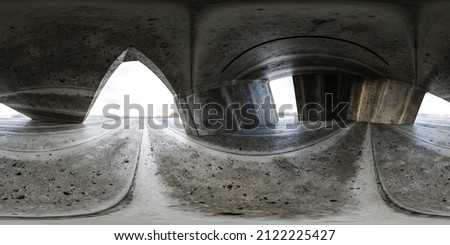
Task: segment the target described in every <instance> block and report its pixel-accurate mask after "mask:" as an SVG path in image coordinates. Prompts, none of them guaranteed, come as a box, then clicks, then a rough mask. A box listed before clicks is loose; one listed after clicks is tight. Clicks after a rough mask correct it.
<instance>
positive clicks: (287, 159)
mask: <svg viewBox="0 0 450 245" xmlns="http://www.w3.org/2000/svg"><path fill="white" fill-rule="evenodd" d="M135 123H136V122H135ZM379 127H381V126H379V125H375V124H371V125H368V124H365V123H358V124H354V125H352V126H351V127H350V128H349V129H343V130H340V131H339V132H338V133H337V134H334V135H332V136H331V137H327V138H323V139H322V140H320V141H317V142H315V143H314V144H312V145H310V146H308V147H304V148H302V149H299V150H296V151H291V152H285V153H279V154H276V155H265V156H264V155H259V156H258V155H246V154H245V153H242V152H240V151H239V150H238V149H236V148H230V147H229V146H227V147H225V146H224V147H223V148H222V149H211V148H210V147H205V145H203V144H209V142H208V140H205V141H204V142H203V144H200V143H201V142H200V141H202V140H203V139H205V138H203V137H201V138H197V139H195V141H193V140H192V136H188V135H182V134H181V133H182V131H180V130H178V131H177V130H176V129H172V128H170V129H164V130H155V129H151V128H148V127H146V128H145V129H144V130H143V138H142V144H141V147H140V150H137V148H139V147H137V148H134V149H133V151H131V152H130V151H128V152H124V153H125V154H128V155H130V154H134V152H139V156H138V157H137V159H138V162H139V163H138V164H137V165H138V167H137V170H136V175H135V178H134V179H133V187H132V188H131V189H127V191H126V192H127V195H126V197H125V198H124V199H122V200H121V201H119V202H111V203H109V204H113V203H114V205H113V208H109V209H108V208H107V207H108V205H104V204H106V202H107V200H106V199H95V197H94V196H91V195H90V196H89V198H87V199H80V202H81V203H84V204H89V206H88V207H90V208H93V207H96V208H98V209H102V210H103V211H101V212H98V213H96V214H93V215H81V216H77V217H70V216H66V218H65V219H61V218H58V219H56V218H48V217H47V218H46V219H24V218H20V219H18V218H8V219H5V217H11V216H13V211H14V210H13V209H14V207H16V208H22V212H25V211H27V212H28V213H33V210H37V209H36V206H31V208H29V209H26V207H28V205H27V204H26V203H24V202H25V201H26V200H27V198H24V199H20V200H14V202H13V203H11V204H10V203H7V204H8V205H5V203H4V202H3V201H2V202H1V203H2V205H3V206H2V208H1V211H2V214H3V218H0V223H1V224H329V223H330V222H333V223H340V224H449V222H450V221H449V220H448V218H444V217H443V216H445V215H446V213H445V212H444V211H445V207H446V206H445V203H443V202H442V200H441V199H440V198H438V199H433V198H429V197H433V196H434V195H436V196H440V195H442V194H445V192H446V191H447V190H448V188H441V187H440V185H441V184H444V185H445V183H444V182H445V181H444V179H440V177H439V175H440V174H442V171H441V170H442V169H443V168H440V166H443V165H441V164H437V165H436V167H433V166H432V164H430V165H428V166H429V168H430V171H429V172H425V173H424V172H420V171H419V170H418V171H415V168H417V166H419V165H418V162H417V161H415V160H416V159H417V158H414V157H413V158H411V159H412V160H414V161H408V164H407V165H404V168H405V169H406V170H405V171H408V173H412V174H414V175H417V174H418V175H424V176H423V178H422V181H425V182H427V183H432V185H431V186H430V187H428V188H430V189H427V190H426V192H422V191H423V189H420V188H418V189H414V188H407V187H408V186H410V185H415V183H416V182H414V181H411V180H410V179H408V178H403V175H401V174H397V172H396V171H395V170H396V169H397V168H396V167H395V164H391V165H389V166H392V167H389V169H387V170H383V168H380V167H377V168H375V166H381V164H382V162H380V161H379V158H380V157H383V158H386V157H390V158H395V157H402V156H403V154H404V153H405V152H404V151H401V149H394V150H389V151H388V153H392V154H391V155H386V150H384V149H387V148H388V146H389V145H382V148H383V151H381V152H379V150H378V147H380V146H379V145H378V144H377V143H378V142H377V141H378V140H379V138H382V137H384V138H385V136H384V134H385V133H389V134H390V136H394V137H392V138H393V140H406V139H408V136H406V134H402V133H399V134H395V132H397V129H392V130H389V131H386V132H379V131H378V130H377V129H378V128H379ZM88 128H89V127H88ZM88 128H87V129H86V130H88V131H89V129H88ZM381 128H387V127H381ZM119 131H124V130H123V129H122V130H119ZM131 132H133V133H132V134H135V133H136V130H132V131H131ZM122 133H123V134H126V135H127V136H128V137H130V136H131V135H130V134H131V133H130V132H128V133H127V132H126V130H125V132H122ZM291 133H292V132H291ZM285 134H286V132H281V133H280V134H276V133H275V134H270V135H267V137H265V136H259V137H260V145H264V144H270V142H272V141H273V137H279V138H283V137H285V136H286V135H285ZM140 135H142V134H140V133H139V134H136V136H135V137H134V138H133V137H130V139H133V140H138V142H140V139H138V138H140ZM224 137H226V135H224ZM243 137H246V136H243ZM247 137H255V136H252V135H249V136H247ZM405 137H406V138H405ZM409 139H410V140H413V141H414V139H415V138H409ZM105 140H106V138H105ZM108 140H109V141H114V138H108ZM114 142H115V141H114ZM127 145H128V144H127ZM130 146H131V145H130ZM133 147H135V146H133ZM74 148H75V149H76V148H77V147H72V149H74ZM226 148H228V149H229V150H228V151H227V152H224V151H223V149H226ZM373 149H375V151H373ZM407 149H408V148H405V150H407ZM413 149H415V148H413ZM173 152H176V153H177V154H173ZM374 153H376V154H375V155H374ZM422 153H423V154H422V155H423V156H425V157H432V156H435V155H436V152H435V151H432V152H427V151H424V152H422ZM114 156H117V155H115V154H113V155H112V156H111V157H114ZM120 156H122V155H121V154H120ZM374 156H375V158H374ZM66 157H67V156H66ZM119 158H120V159H122V158H121V157H119ZM69 159H70V158H69ZM64 160H66V159H65V158H64ZM80 160H85V159H82V158H81V159H80ZM425 160H427V159H425ZM434 160H435V159H434ZM434 160H433V161H434ZM110 162H111V159H110V158H104V161H103V160H102V161H98V160H97V164H105V166H107V165H108V163H110ZM73 163H77V164H74V165H76V166H78V167H77V171H78V172H77V173H79V175H77V177H78V178H79V179H80V182H83V183H84V182H86V181H87V180H86V179H89V178H91V177H92V176H91V172H92V168H93V165H91V164H85V165H82V164H79V162H78V161H73ZM422 165H423V164H422ZM54 166H55V165H53V167H54ZM111 166H112V165H109V168H108V170H107V171H105V172H102V173H105V174H102V175H101V176H104V177H105V178H106V179H105V180H108V181H106V182H105V184H102V182H101V181H100V180H98V183H99V184H100V185H97V186H95V187H94V186H93V185H90V184H89V183H85V185H84V188H85V189H86V190H90V191H91V192H86V193H95V192H94V191H102V190H107V191H108V192H107V193H109V191H113V193H116V194H118V193H119V191H118V189H115V188H113V189H110V187H109V186H108V185H107V184H106V183H110V182H109V181H111V180H112V178H113V176H114V175H109V174H108V173H111V174H114V171H115V170H114V167H112V168H111ZM64 167H65V168H66V169H67V170H69V169H70V170H71V171H73V169H72V168H74V167H75V166H74V167H68V166H67V165H64ZM383 167H384V166H383ZM6 169H8V170H10V171H12V170H15V169H14V168H11V167H10V166H7V168H6ZM57 169H58V168H56V170H54V171H53V170H52V169H47V173H45V175H44V174H42V175H36V174H33V175H31V176H29V177H27V176H22V177H27V178H28V179H30V180H31V179H32V178H35V179H33V181H32V183H39V182H38V181H37V180H39V178H40V177H41V176H44V177H46V178H52V177H58V178H57V180H56V181H60V182H61V186H63V187H66V186H68V183H71V181H72V180H73V179H72V177H71V176H68V177H67V178H66V175H64V173H60V172H58V171H57ZM397 170H398V169H397ZM120 172H121V173H123V174H126V173H125V172H123V169H120ZM60 176H62V177H64V178H62V179H61V180H60V179H59V177H60ZM101 176H100V177H101ZM129 177H130V176H128V177H127V179H129ZM414 177H416V176H414ZM16 178H19V176H14V177H13V178H9V179H10V180H14V181H13V182H10V183H7V184H8V190H9V188H10V187H13V186H14V187H17V188H19V189H20V188H21V186H22V184H23V183H21V182H18V181H16V180H17V179H16ZM94 178H99V177H98V176H95V177H94ZM85 180H86V181H85ZM386 180H388V181H389V180H398V181H402V182H401V184H402V188H398V189H401V190H410V191H413V192H412V193H408V194H409V195H410V196H408V195H406V196H407V197H408V198H407V199H402V196H405V195H404V193H402V192H401V191H396V192H393V191H395V190H396V189H388V188H385V189H382V188H381V187H383V186H384V184H385V181H386ZM419 180H420V179H419ZM89 181H90V180H89ZM122 181H123V182H125V180H124V179H122V180H120V181H115V182H114V185H115V186H116V185H120V184H121V183H123V182H122ZM380 181H381V183H380V184H378V183H379V182H380ZM76 183H78V182H76ZM399 183H400V182H399ZM39 187H42V186H36V185H32V186H29V187H28V188H34V189H33V190H34V193H39V192H41V193H45V192H44V189H43V188H41V189H38V188H39ZM50 187H51V186H50ZM77 187H78V186H77ZM405 188H406V189H405ZM2 190H3V189H2ZM58 190H59V189H58ZM58 190H57V191H53V190H52V191H51V192H50V193H49V194H50V195H52V198H53V199H54V200H55V201H61V203H65V202H69V201H72V200H71V199H70V198H71V197H72V196H66V195H64V193H62V194H61V193H59V192H58ZM79 190H81V189H79V187H78V188H75V190H74V191H73V195H74V196H77V194H78V191H79ZM128 190H129V191H128ZM28 191H29V190H28ZM19 192H21V193H22V192H24V190H22V189H20V190H19ZM432 193H435V194H432ZM27 194H30V193H27ZM244 194H246V195H244ZM35 195H36V196H34V200H35V201H37V200H39V198H41V199H42V198H44V197H42V196H38V195H37V194H35ZM121 196H122V197H124V196H125V193H122V195H121ZM422 196H424V197H422ZM94 199H95V200H94ZM398 200H401V201H402V202H401V203H399V202H398ZM16 201H23V202H19V203H17V202H16ZM423 201H425V204H426V205H425V206H424V203H423ZM102 204H103V206H102ZM403 204H408V205H411V206H415V207H426V208H427V209H428V208H433V209H438V210H440V212H439V213H438V214H434V215H433V216H429V215H423V214H429V212H428V211H429V210H425V209H421V210H414V212H411V209H409V207H411V206H408V205H403ZM429 204H433V205H429ZM56 206H57V208H56V209H55V206H54V204H52V203H51V202H44V201H43V200H40V206H39V210H41V211H42V215H43V216H44V215H45V216H52V215H51V213H52V212H55V213H54V215H55V214H59V215H74V214H75V213H70V212H69V211H70V210H71V207H68V206H65V207H63V209H64V210H63V211H61V206H62V205H56ZM58 207H59V209H58ZM88 207H84V208H83V209H82V211H83V213H89V212H88V211H92V210H89V209H88ZM78 208H80V206H78ZM74 209H75V208H74ZM105 209H106V210H105ZM51 211H52V212H51ZM72 211H73V210H72ZM80 211H81V210H77V212H80ZM34 217H35V216H34Z"/></svg>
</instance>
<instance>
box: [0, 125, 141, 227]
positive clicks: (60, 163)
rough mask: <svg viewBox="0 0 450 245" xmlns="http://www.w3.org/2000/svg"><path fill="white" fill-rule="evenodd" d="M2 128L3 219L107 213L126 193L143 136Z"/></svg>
mask: <svg viewBox="0 0 450 245" xmlns="http://www.w3.org/2000/svg"><path fill="white" fill-rule="evenodd" d="M10 123H11V124H10V125H11V126H8V127H6V129H5V126H3V125H2V127H0V142H1V147H0V173H1V174H2V176H3V177H2V178H1V179H0V187H1V188H0V200H1V201H0V217H3V218H4V217H58V216H60V217H66V216H76V215H88V214H94V213H97V212H100V211H103V210H105V209H109V208H111V207H113V206H115V205H117V204H118V203H119V202H121V201H122V200H123V198H124V197H125V196H126V195H127V194H128V192H129V190H130V188H131V183H132V181H133V178H134V173H135V169H136V165H137V161H138V159H137V157H138V154H139V147H140V142H141V135H142V134H141V131H140V130H137V129H136V125H134V126H133V128H134V129H129V130H105V129H102V128H101V125H102V122H95V121H94V122H91V125H86V126H81V127H80V126H77V125H74V126H70V125H39V124H32V125H30V126H28V127H26V128H24V127H22V126H21V125H20V124H18V125H14V124H15V123H14V121H10Z"/></svg>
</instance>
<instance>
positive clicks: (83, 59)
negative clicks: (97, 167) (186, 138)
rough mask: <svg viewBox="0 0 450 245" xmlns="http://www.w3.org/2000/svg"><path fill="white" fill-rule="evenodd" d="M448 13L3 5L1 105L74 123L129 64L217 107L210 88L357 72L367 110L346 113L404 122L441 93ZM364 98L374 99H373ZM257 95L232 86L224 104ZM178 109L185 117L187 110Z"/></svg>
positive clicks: (401, 6)
mask: <svg viewBox="0 0 450 245" xmlns="http://www.w3.org/2000/svg"><path fill="white" fill-rule="evenodd" d="M449 9H450V3H448V2H446V1H444V2H431V3H430V2H427V1H413V2H410V3H407V4H405V3H401V2H400V1H398V2H397V1H393V2H392V1H391V2H356V1H354V2H345V3H344V2H341V1H332V2H319V3H317V2H315V1H302V2H294V1H286V2H277V3H270V2H247V3H241V2H231V3H230V2H222V1H211V2H201V3H189V2H187V1H169V2H165V3H161V2H158V1H146V2H140V1H108V0H105V1H101V2H96V3H88V2H82V3H79V2H75V1H70V0H69V1H64V3H48V2H44V1H39V0H38V1H31V2H27V1H20V2H11V1H2V2H0V22H1V23H3V24H2V25H1V26H0V34H1V35H0V47H1V49H0V64H1V65H0V103H5V104H6V105H8V106H10V107H12V108H14V109H16V110H18V111H20V112H22V113H24V114H26V115H28V116H30V117H32V118H33V119H39V120H44V121H54V122H55V121H56V122H76V123H80V122H82V121H83V120H84V119H85V117H86V115H87V114H88V112H89V110H90V108H91V106H92V103H93V102H94V101H95V99H96V97H97V96H98V94H99V92H100V91H101V89H102V88H103V86H104V84H105V83H106V81H107V80H108V78H109V77H110V76H111V74H112V73H113V72H114V70H115V69H116V68H117V67H118V66H119V65H120V64H121V63H122V62H126V61H133V60H138V61H141V62H142V63H144V64H145V65H146V66H147V67H148V68H149V69H151V70H152V71H153V72H155V73H156V74H157V75H158V77H159V78H160V79H161V80H162V81H163V82H164V83H165V84H166V86H167V87H168V88H169V90H170V91H171V92H172V93H173V94H174V96H175V99H176V100H177V104H178V102H179V101H178V100H180V101H182V102H183V101H185V100H186V98H187V96H190V95H192V94H196V95H198V93H201V95H202V96H205V97H212V98H215V99H216V100H212V101H213V102H218V103H219V104H221V102H223V100H222V99H223V98H220V96H215V94H216V93H215V92H213V91H212V90H214V89H221V90H225V89H226V86H228V85H229V84H235V85H236V86H237V87H239V86H241V85H242V84H245V83H247V82H248V81H268V80H271V79H275V78H278V77H285V76H292V75H299V74H307V73H319V74H325V73H345V74H352V75H356V76H361V77H364V78H367V79H369V80H373V81H376V82H375V84H371V85H370V86H365V89H364V90H363V91H362V92H363V93H364V94H367V96H366V98H368V99H369V100H368V101H362V102H361V103H362V104H364V105H365V104H367V110H368V111H369V112H368V114H364V110H363V113H362V114H361V115H360V116H358V115H357V116H355V117H354V118H357V119H358V118H367V116H369V117H371V120H372V121H373V122H382V123H400V124H410V123H412V122H413V121H414V118H415V116H416V114H417V110H418V108H419V105H420V101H421V99H422V96H423V93H425V92H426V91H431V92H432V93H434V94H436V95H438V96H440V97H442V98H445V99H449V98H450V86H449V84H448V80H449V79H448V77H449V75H450V70H449V69H448V67H449V66H448V63H449V62H450V59H449V58H448V57H447V56H448V55H447V53H448V51H449V50H448V49H449V48H448V42H447V40H448V39H449V36H450V32H449V31H448V30H449V29H450V28H448V27H449V26H448V23H449V21H448V18H449V17H448V15H447V14H446V13H447V12H448V10H449ZM385 81H395V82H393V83H391V82H389V83H386V82H385ZM227 84H228V85H227ZM380 84H381V85H382V86H381V88H380V86H378V85H380ZM372 85H373V86H372ZM207 89H211V91H210V92H211V94H210V95H205V94H202V91H205V90H207ZM379 89H382V90H383V91H384V92H380V91H379ZM314 90H315V89H312V90H311V91H307V92H308V94H309V93H314V92H317V91H314ZM261 91H262V90H261ZM345 92H348V91H345ZM263 94H264V93H263ZM265 94H267V93H265ZM373 94H375V95H378V94H383V97H382V98H381V104H380V105H377V103H378V100H377V99H373V96H372V95H373ZM269 95H270V93H269ZM249 96H250V97H252V98H250V97H249ZM262 96H263V95H262V94H258V92H255V93H253V95H249V93H248V91H246V90H241V91H240V92H239V93H238V94H234V96H233V97H235V98H232V99H231V101H228V100H225V104H226V105H228V104H230V103H232V102H237V101H239V100H244V101H260V100H261V97H262ZM297 96H300V94H297ZM238 98H241V99H238ZM242 98H243V99H242ZM372 99H373V100H372ZM180 108H184V109H186V108H188V107H186V106H180ZM374 108H375V110H377V109H380V110H383V111H386V113H383V114H379V113H378V114H376V115H372V114H371V113H370V111H371V110H372V109H374ZM353 109H355V107H353ZM186 113H187V115H182V118H183V120H184V121H185V123H192V122H191V119H190V118H192V116H193V115H194V114H195V113H193V112H192V111H189V110H187V111H186ZM349 113H353V115H356V114H358V113H357V112H355V111H350V112H349ZM358 120H359V119H358ZM366 121H369V120H366ZM196 130H197V129H195V128H194V130H188V132H189V133H191V134H193V135H195V134H199V133H201V132H196Z"/></svg>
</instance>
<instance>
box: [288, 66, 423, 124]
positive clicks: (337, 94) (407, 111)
mask: <svg viewBox="0 0 450 245" xmlns="http://www.w3.org/2000/svg"><path fill="white" fill-rule="evenodd" d="M294 87H295V94H296V100H297V108H298V112H299V114H301V115H300V120H303V121H317V120H318V121H329V120H338V119H343V120H353V121H358V122H361V121H362V122H374V123H386V124H413V123H414V120H415V118H416V116H417V113H418V111H419V108H420V104H421V103H422V99H423V96H424V95H425V93H426V91H425V90H424V89H422V88H419V87H416V86H415V85H413V84H409V83H404V82H400V81H395V80H389V79H371V78H363V77H357V76H352V75H336V74H302V75H297V76H294ZM327 94H328V95H327Z"/></svg>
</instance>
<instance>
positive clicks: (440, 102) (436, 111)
mask: <svg viewBox="0 0 450 245" xmlns="http://www.w3.org/2000/svg"><path fill="white" fill-rule="evenodd" d="M419 115H434V116H450V102H448V101H446V100H444V99H441V98H439V97H437V96H436V95H432V94H430V93H426V94H425V97H424V98H423V101H422V105H421V106H420V109H419Z"/></svg>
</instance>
